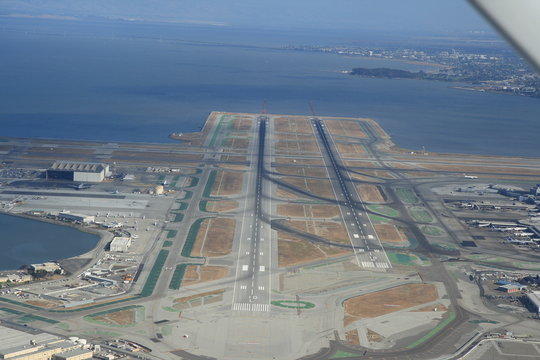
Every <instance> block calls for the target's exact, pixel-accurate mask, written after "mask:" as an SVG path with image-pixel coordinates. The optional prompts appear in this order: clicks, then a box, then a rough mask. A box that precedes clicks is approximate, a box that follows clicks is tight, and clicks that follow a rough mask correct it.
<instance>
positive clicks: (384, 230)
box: [373, 224, 408, 243]
mask: <svg viewBox="0 0 540 360" xmlns="http://www.w3.org/2000/svg"><path fill="white" fill-rule="evenodd" d="M373 227H374V228H375V231H376V232H377V236H378V237H379V239H380V240H381V241H382V242H388V243H407V242H408V240H407V236H405V234H403V233H402V232H401V231H399V230H398V229H397V227H396V226H395V225H393V224H374V225H373Z"/></svg>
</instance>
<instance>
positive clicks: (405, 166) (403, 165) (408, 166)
mask: <svg viewBox="0 0 540 360" xmlns="http://www.w3.org/2000/svg"><path fill="white" fill-rule="evenodd" d="M386 164H387V165H388V166H391V167H393V168H394V169H400V170H409V169H418V166H417V165H413V164H412V163H404V162H387V163H386Z"/></svg>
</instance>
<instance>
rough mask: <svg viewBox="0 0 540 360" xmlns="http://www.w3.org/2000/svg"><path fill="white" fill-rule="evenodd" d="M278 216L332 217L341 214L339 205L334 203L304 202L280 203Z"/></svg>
mask: <svg viewBox="0 0 540 360" xmlns="http://www.w3.org/2000/svg"><path fill="white" fill-rule="evenodd" d="M277 213H278V216H291V217H304V218H308V219H312V218H326V219H330V218H333V217H336V216H339V215H340V212H339V207H337V206H334V205H302V204H279V205H278V206H277Z"/></svg>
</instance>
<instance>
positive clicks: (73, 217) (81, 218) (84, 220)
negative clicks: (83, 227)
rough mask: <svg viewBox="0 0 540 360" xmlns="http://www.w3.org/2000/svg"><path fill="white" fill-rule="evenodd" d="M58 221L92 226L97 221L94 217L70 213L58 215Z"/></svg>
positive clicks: (65, 212)
mask: <svg viewBox="0 0 540 360" xmlns="http://www.w3.org/2000/svg"><path fill="white" fill-rule="evenodd" d="M58 219H60V220H67V221H73V222H80V223H81V224H90V223H93V222H94V221H95V220H96V217H95V216H93V215H83V214H74V213H71V212H69V211H64V212H61V213H59V214H58Z"/></svg>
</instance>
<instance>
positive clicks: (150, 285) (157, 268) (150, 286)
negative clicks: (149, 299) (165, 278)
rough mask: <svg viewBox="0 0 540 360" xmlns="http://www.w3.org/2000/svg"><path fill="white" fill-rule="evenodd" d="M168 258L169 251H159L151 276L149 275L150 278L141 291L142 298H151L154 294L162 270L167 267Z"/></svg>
mask: <svg viewBox="0 0 540 360" xmlns="http://www.w3.org/2000/svg"><path fill="white" fill-rule="evenodd" d="M167 256H169V250H160V251H159V254H158V256H157V258H156V261H155V262H154V266H152V269H151V270H150V274H148V278H147V279H146V282H145V283H144V286H143V288H142V290H141V296H143V297H145V296H150V295H152V293H153V292H154V288H155V287H156V283H157V281H158V279H159V276H160V275H161V270H162V268H163V265H165V260H167Z"/></svg>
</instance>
